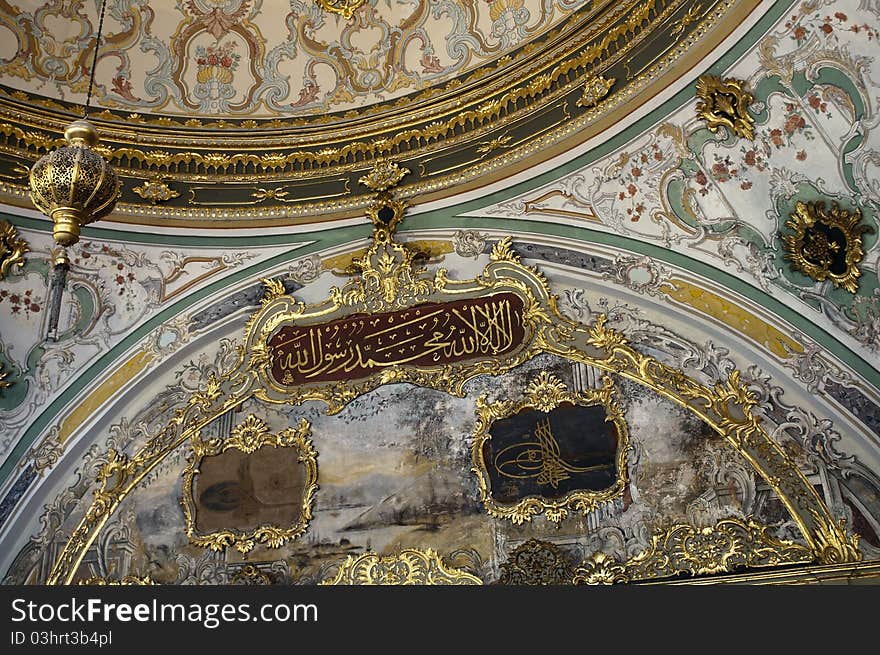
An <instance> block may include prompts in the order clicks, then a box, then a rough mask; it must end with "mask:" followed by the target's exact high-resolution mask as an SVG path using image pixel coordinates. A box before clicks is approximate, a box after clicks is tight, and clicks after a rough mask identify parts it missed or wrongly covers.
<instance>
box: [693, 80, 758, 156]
mask: <svg viewBox="0 0 880 655" xmlns="http://www.w3.org/2000/svg"><path fill="white" fill-rule="evenodd" d="M745 85H746V83H745V82H744V81H742V80H737V79H734V78H732V77H729V78H726V79H724V80H722V79H721V78H720V77H718V76H717V75H701V76H700V77H699V79H698V80H697V97H698V98H699V99H700V102H698V103H697V116H698V117H699V118H702V119H703V120H704V121H706V127H708V128H709V131H710V132H713V133H715V132H717V131H718V128H719V127H722V126H723V127H726V128H727V129H728V130H730V131H731V132H732V133H733V134H735V135H736V136H738V137H741V138H743V139H748V140H750V141H751V140H753V139H754V138H755V119H754V118H752V116H751V114H749V105H750V104H752V102H754V100H755V98H754V96H752V94H751V93H749V92H748V91H747V90H746V88H745Z"/></svg>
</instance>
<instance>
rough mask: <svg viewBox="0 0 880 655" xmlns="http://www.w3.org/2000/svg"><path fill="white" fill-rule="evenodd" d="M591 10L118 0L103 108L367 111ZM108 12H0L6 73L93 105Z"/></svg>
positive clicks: (51, 8)
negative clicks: (101, 18) (341, 10)
mask: <svg viewBox="0 0 880 655" xmlns="http://www.w3.org/2000/svg"><path fill="white" fill-rule="evenodd" d="M591 4H592V3H591V2H585V1H584V0H512V1H510V0H492V1H490V2H483V1H481V2H469V3H459V2H451V1H449V0H413V1H411V2H403V3H399V2H394V3H392V2H390V1H388V0H369V1H368V2H367V3H366V4H364V5H363V6H362V7H361V8H359V9H358V10H357V11H355V13H354V14H353V16H352V18H351V19H350V20H346V19H344V18H342V17H340V16H338V15H334V14H333V13H330V12H327V11H325V10H323V9H322V8H321V7H320V5H319V4H318V3H317V2H315V1H314V0H290V2H289V4H288V5H287V6H286V7H284V8H283V10H282V11H285V12H286V13H285V14H284V15H279V13H278V12H277V8H276V6H275V3H272V6H271V7H268V6H264V3H263V2H262V1H260V0H255V1H254V0H188V1H187V2H177V3H174V4H171V5H167V6H166V5H163V4H162V3H158V4H157V3H150V2H148V1H147V0H108V3H107V15H106V18H105V31H104V34H103V38H102V41H103V43H102V44H101V50H100V55H99V61H98V68H97V83H98V84H97V88H96V93H95V99H96V101H97V104H98V105H100V106H103V107H107V108H114V109H127V110H130V111H132V112H157V113H165V114H185V115H192V116H214V115H233V116H253V117H255V118H257V117H260V118H263V117H274V116H282V115H284V116H289V115H297V114H299V115H303V114H321V113H324V112H330V111H341V110H349V109H350V110H356V109H357V108H358V107H363V106H366V105H370V104H373V103H375V102H381V101H386V100H392V99H394V98H397V97H399V96H402V95H404V94H406V93H410V92H412V91H417V90H421V89H424V88H427V87H428V86H431V85H434V84H437V83H439V82H442V81H445V80H448V79H451V78H452V77H454V76H456V75H459V74H461V73H463V72H466V71H468V70H471V69H473V68H476V67H478V66H480V65H481V64H482V63H486V62H489V61H493V60H495V59H497V58H499V57H501V56H504V55H505V54H506V53H509V52H511V51H512V50H513V49H515V48H516V47H518V46H521V45H523V44H524V43H526V42H528V41H529V40H530V39H531V38H533V37H535V36H536V35H540V34H542V33H544V32H546V31H547V30H548V29H550V28H551V27H553V26H554V25H557V24H559V23H561V22H562V21H564V20H565V19H566V18H567V17H569V16H571V15H572V14H573V13H574V12H575V11H580V10H584V9H589V8H590V6H591ZM97 17H98V8H96V6H95V5H94V3H88V2H85V1H84V0H74V1H73V2H58V1H57V0H48V1H45V2H37V1H36V0H3V1H2V2H0V44H2V45H0V76H2V77H3V79H4V83H6V84H10V85H12V86H14V87H15V88H18V89H21V90H24V91H28V92H33V93H36V94H40V95H44V96H49V97H54V98H58V99H61V100H68V101H75V102H83V101H84V99H85V92H86V88H87V86H88V77H89V70H90V67H91V53H92V52H93V48H94V42H95V36H96V28H97Z"/></svg>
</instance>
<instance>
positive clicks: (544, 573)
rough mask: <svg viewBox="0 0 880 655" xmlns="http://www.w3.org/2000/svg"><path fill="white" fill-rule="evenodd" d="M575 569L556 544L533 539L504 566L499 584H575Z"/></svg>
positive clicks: (509, 557)
mask: <svg viewBox="0 0 880 655" xmlns="http://www.w3.org/2000/svg"><path fill="white" fill-rule="evenodd" d="M573 576H574V569H573V567H572V566H571V564H569V562H568V560H567V559H566V558H565V554H564V553H563V552H562V550H561V549H560V548H559V546H557V545H556V544H554V543H550V542H549V541H539V540H538V539H529V540H528V541H526V542H523V543H521V544H520V545H519V546H517V547H516V548H515V549H514V550H513V551H512V552H511V553H510V555H509V556H508V558H507V561H506V562H505V563H504V564H502V565H501V575H500V576H499V578H498V584H503V585H563V584H571V580H572V577H573Z"/></svg>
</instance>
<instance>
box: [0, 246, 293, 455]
mask: <svg viewBox="0 0 880 655" xmlns="http://www.w3.org/2000/svg"><path fill="white" fill-rule="evenodd" d="M20 232H21V234H23V235H26V237H27V240H28V242H29V243H30V244H31V249H32V252H29V253H28V257H27V261H26V262H25V263H24V265H23V266H22V267H21V268H20V270H16V271H15V273H14V274H13V275H11V276H9V277H7V279H5V280H4V281H3V285H2V288H0V311H2V312H3V323H2V329H0V361H2V362H4V365H5V368H6V372H7V377H6V380H5V381H6V382H7V384H9V385H10V386H9V387H8V388H7V389H6V390H5V391H4V393H3V396H2V397H0V457H3V458H5V457H6V455H7V454H8V453H9V452H10V451H11V450H12V448H13V446H14V445H15V444H16V442H17V440H18V438H19V437H20V436H21V434H22V433H23V431H24V430H25V429H27V428H28V427H29V426H30V424H31V423H32V421H33V420H34V419H35V418H36V417H37V416H38V415H39V413H40V412H41V411H42V409H43V408H44V407H45V406H46V405H47V404H49V403H50V402H51V401H52V400H53V399H55V398H56V397H58V395H59V394H60V393H61V392H63V391H64V389H65V388H67V387H68V386H69V385H70V384H71V383H72V382H73V381H74V380H75V379H76V377H77V375H78V374H79V373H81V372H82V371H83V370H85V369H86V367H88V366H89V365H90V364H93V363H94V362H95V361H96V360H97V359H99V358H100V357H101V356H102V355H103V354H104V353H105V352H107V351H108V350H110V349H112V348H113V347H114V346H116V345H117V344H120V343H121V342H123V341H124V339H125V338H126V336H127V335H129V334H130V333H131V332H132V331H133V330H134V329H135V328H137V327H138V326H140V325H142V324H143V323H144V322H145V321H147V320H148V319H149V318H151V317H153V316H155V315H156V314H158V313H159V312H160V311H162V310H163V309H164V308H166V307H167V306H169V305H170V304H172V303H173V301H175V300H178V299H180V298H182V297H184V296H185V295H187V294H189V293H192V292H194V291H197V290H198V289H201V288H204V287H205V286H206V285H207V284H208V283H210V282H212V281H215V280H216V279H218V278H222V277H225V276H228V275H229V274H230V273H232V272H234V271H235V270H237V269H239V268H242V267H245V266H248V265H253V264H254V263H258V262H260V261H262V260H264V259H266V258H267V257H270V256H272V255H275V254H277V253H278V252H279V251H280V250H285V251H287V250H289V246H286V247H283V248H280V249H279V248H267V249H266V250H264V251H262V252H258V251H253V250H252V251H248V252H242V251H239V250H236V249H230V250H225V251H217V250H214V249H184V248H178V247H173V246H172V247H168V248H163V247H161V246H158V247H151V246H143V245H133V244H132V245H127V244H120V243H119V242H108V241H92V240H88V239H86V240H83V241H82V242H81V243H79V244H77V245H76V246H74V247H73V248H72V249H71V269H70V273H69V277H68V285H69V286H68V288H69V290H70V293H69V294H67V296H66V299H65V303H64V305H63V306H62V314H61V320H60V324H59V336H58V340H57V341H52V340H49V339H47V338H46V321H47V316H46V315H47V311H46V303H47V299H48V288H49V277H50V275H51V267H52V261H53V259H52V252H53V248H54V243H53V242H52V239H51V236H50V235H48V234H46V233H45V232H41V231H35V230H27V229H21V230H20ZM188 337H189V332H188V328H187V326H186V325H185V324H182V323H180V322H175V321H169V322H168V323H167V324H166V325H164V326H162V327H161V328H159V329H157V330H156V331H155V333H154V335H153V338H152V339H150V340H149V342H148V343H147V344H144V348H143V349H142V350H141V351H140V352H139V353H137V354H135V355H134V356H132V357H129V358H128V361H127V363H126V365H125V366H124V367H123V369H122V370H120V371H119V374H118V375H117V377H116V378H115V379H114V380H112V381H108V383H107V384H105V385H104V387H103V388H101V389H99V390H98V392H97V393H96V395H95V397H94V400H93V403H92V407H91V408H90V409H85V408H84V410H83V411H82V412H81V414H80V415H79V416H78V417H71V420H69V421H66V422H63V423H61V424H60V425H55V426H53V429H54V430H55V431H56V433H57V435H58V439H59V440H60V441H62V442H63V441H64V440H65V439H66V438H67V437H68V436H70V433H71V432H72V431H73V430H74V429H75V428H76V426H77V425H78V423H79V422H81V421H83V420H85V419H87V418H88V415H89V412H90V411H92V410H93V409H94V408H95V407H96V406H97V404H99V403H100V402H102V401H103V400H104V399H106V398H107V397H109V396H110V395H111V394H112V393H113V392H114V391H115V390H117V389H118V387H119V386H120V385H122V384H124V383H125V382H127V381H128V380H130V379H131V378H132V377H134V376H136V375H137V374H138V373H141V372H142V371H143V370H144V368H145V367H146V366H147V365H148V364H149V362H150V361H151V360H153V359H155V358H159V357H162V356H163V355H164V354H167V353H168V352H169V351H171V350H173V349H175V348H177V347H179V346H180V345H182V344H184V343H186V341H187V340H188Z"/></svg>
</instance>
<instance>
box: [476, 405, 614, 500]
mask: <svg viewBox="0 0 880 655" xmlns="http://www.w3.org/2000/svg"><path fill="white" fill-rule="evenodd" d="M489 434H490V435H491V437H492V438H491V439H488V440H486V441H485V442H484V444H483V461H485V462H486V464H487V469H488V473H489V482H490V484H491V488H492V495H493V496H494V498H495V500H496V501H498V502H501V503H515V502H517V501H519V500H520V499H522V498H525V497H527V496H542V497H544V498H548V499H557V498H562V497H564V496H565V495H567V494H568V493H570V492H572V491H578V490H584V491H602V490H604V489H608V488H609V487H611V486H613V485H614V484H615V482H616V481H617V462H616V460H617V448H618V435H617V430H616V427H615V425H614V423H613V422H610V421H606V412H605V408H604V407H602V406H601V405H593V406H587V407H583V406H579V405H573V404H570V403H565V404H562V405H560V406H559V407H557V408H556V409H553V410H551V411H550V412H542V411H539V410H536V409H524V410H522V411H521V412H519V413H518V414H515V415H514V416H511V417H509V418H506V419H501V420H497V421H495V422H494V423H493V424H492V427H491V428H490V430H489Z"/></svg>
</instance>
